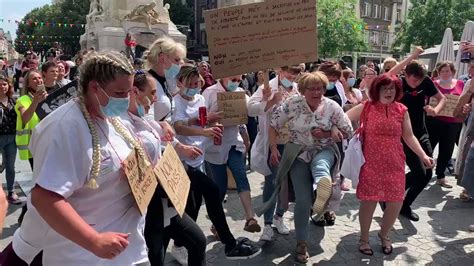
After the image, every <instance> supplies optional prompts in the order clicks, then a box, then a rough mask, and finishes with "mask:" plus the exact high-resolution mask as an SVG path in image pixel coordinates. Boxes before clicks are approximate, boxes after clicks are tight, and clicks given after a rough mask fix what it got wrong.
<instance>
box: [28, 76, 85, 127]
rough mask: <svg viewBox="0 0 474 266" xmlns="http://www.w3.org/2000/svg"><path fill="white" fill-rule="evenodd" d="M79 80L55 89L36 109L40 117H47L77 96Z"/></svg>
mask: <svg viewBox="0 0 474 266" xmlns="http://www.w3.org/2000/svg"><path fill="white" fill-rule="evenodd" d="M77 88H78V85H77V80H74V81H71V82H69V83H68V84H67V85H65V86H63V87H61V88H59V89H57V90H55V91H53V92H52V93H51V94H49V95H48V97H46V100H44V101H43V102H42V103H40V104H39V105H38V108H37V109H36V115H37V116H38V117H39V119H43V118H45V117H46V116H47V115H49V114H50V113H52V112H53V111H54V110H56V109H58V108H59V107H60V106H61V105H63V104H65V103H67V102H68V101H69V100H71V99H72V98H75V97H77V95H78V93H79V90H78V89H77Z"/></svg>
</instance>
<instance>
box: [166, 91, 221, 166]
mask: <svg viewBox="0 0 474 266" xmlns="http://www.w3.org/2000/svg"><path fill="white" fill-rule="evenodd" d="M173 102H174V104H175V109H174V113H173V116H172V119H171V121H172V122H173V123H175V122H177V121H185V120H188V119H191V118H199V107H201V106H206V101H205V100H204V97H203V96H202V95H199V94H197V95H195V96H194V99H193V100H192V101H188V100H186V99H184V98H183V97H182V96H181V95H180V94H177V95H176V96H174V98H173ZM193 127H200V126H193ZM176 138H177V139H178V140H179V141H180V142H181V143H183V144H186V145H192V146H196V147H198V148H200V149H201V150H203V151H204V150H205V149H206V147H208V146H210V145H211V141H212V140H211V139H209V138H207V137H205V136H183V135H177V136H176ZM180 157H181V160H182V161H184V162H185V163H186V164H187V165H189V166H192V167H199V166H200V165H202V163H203V162H204V156H199V157H197V158H196V159H194V160H191V159H189V158H186V157H182V156H180Z"/></svg>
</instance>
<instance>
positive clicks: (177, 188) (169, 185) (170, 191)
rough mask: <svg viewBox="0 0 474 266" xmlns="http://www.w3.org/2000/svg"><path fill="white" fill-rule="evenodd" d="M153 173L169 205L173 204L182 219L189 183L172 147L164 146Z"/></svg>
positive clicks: (169, 145)
mask: <svg viewBox="0 0 474 266" xmlns="http://www.w3.org/2000/svg"><path fill="white" fill-rule="evenodd" d="M154 171H155V175H156V177H157V178H158V181H159V182H160V185H161V186H162V187H163V189H164V190H165V192H166V194H167V195H168V198H169V199H170V200H171V203H173V206H174V208H175V209H176V211H177V212H178V214H179V216H181V217H182V216H183V213H184V209H185V208H186V202H187V200H188V193H189V188H190V187H191V181H189V177H188V174H187V173H186V170H185V169H184V166H183V163H182V162H181V160H180V159H179V156H178V154H177V153H176V151H175V150H174V148H173V145H171V144H168V146H166V149H165V152H164V153H163V157H161V159H160V161H159V162H158V165H157V166H156V167H155V169H154Z"/></svg>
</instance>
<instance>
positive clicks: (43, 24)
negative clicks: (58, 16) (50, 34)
mask: <svg viewBox="0 0 474 266" xmlns="http://www.w3.org/2000/svg"><path fill="white" fill-rule="evenodd" d="M7 22H8V23H15V24H17V25H28V26H35V27H55V26H56V25H57V26H58V27H64V28H73V27H77V28H84V27H85V25H86V24H82V23H70V22H69V23H64V22H54V21H32V20H26V21H25V20H11V19H4V18H0V23H7Z"/></svg>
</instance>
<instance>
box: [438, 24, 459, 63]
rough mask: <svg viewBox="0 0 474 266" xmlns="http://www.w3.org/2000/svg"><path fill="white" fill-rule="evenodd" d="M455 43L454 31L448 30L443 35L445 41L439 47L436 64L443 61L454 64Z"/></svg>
mask: <svg viewBox="0 0 474 266" xmlns="http://www.w3.org/2000/svg"><path fill="white" fill-rule="evenodd" d="M453 47H454V42H453V31H452V30H451V28H446V30H445V31H444V35H443V41H442V42H441V45H440V47H439V53H438V58H437V59H436V64H438V63H439V62H441V61H451V62H454V59H455V57H454V48H453Z"/></svg>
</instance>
